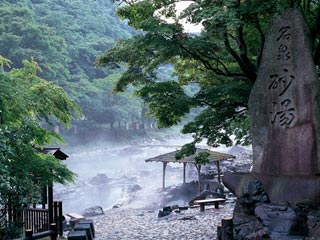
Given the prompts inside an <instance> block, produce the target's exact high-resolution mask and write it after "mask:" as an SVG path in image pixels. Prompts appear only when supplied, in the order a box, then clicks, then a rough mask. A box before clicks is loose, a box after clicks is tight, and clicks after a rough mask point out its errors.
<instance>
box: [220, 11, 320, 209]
mask: <svg viewBox="0 0 320 240" xmlns="http://www.w3.org/2000/svg"><path fill="white" fill-rule="evenodd" d="M310 39H311V35H310V31H309V29H308V27H307V25H306V23H305V21H304V19H303V16H302V14H301V13H300V11H299V10H297V9H288V10H286V11H284V12H283V13H282V14H281V15H279V16H278V17H276V18H274V19H272V21H271V22H270V25H269V28H268V32H267V34H266V41H265V44H264V49H263V55H262V59H261V64H260V67H259V70H258V77H257V80H256V83H255V85H254V87H253V89H252V92H251V95H250V100H249V110H250V115H251V131H252V140H253V142H252V146H253V171H252V172H251V173H228V174H227V173H226V174H225V175H224V179H223V181H224V184H225V186H226V187H227V188H229V189H230V190H231V191H232V192H234V193H235V194H236V195H237V196H238V197H239V196H240V195H241V193H242V189H243V187H244V186H245V185H246V184H248V182H250V181H252V180H256V179H258V180H261V182H262V183H263V185H264V188H265V191H266V192H267V194H268V196H269V197H270V200H271V202H282V201H288V202H298V201H301V200H305V199H308V200H311V201H313V202H315V203H316V204H317V205H320V176H319V175H318V174H319V173H320V145H319V143H320V142H319V141H320V129H319V128H320V126H319V121H320V117H319V110H320V109H319V106H320V104H319V91H320V90H319V79H318V77H317V73H316V68H315V66H314V63H313V59H312V50H311V49H312V46H311V41H310Z"/></svg>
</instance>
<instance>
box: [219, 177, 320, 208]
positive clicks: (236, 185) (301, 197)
mask: <svg viewBox="0 0 320 240" xmlns="http://www.w3.org/2000/svg"><path fill="white" fill-rule="evenodd" d="M253 180H260V181H261V182H262V183H263V187H264V190H265V192H266V193H267V194H268V196H269V198H270V201H271V202H272V203H280V202H290V203H295V202H300V201H306V200H308V201H311V202H313V203H314V204H315V205H317V206H320V176H317V175H315V176H306V175H300V176H291V175H290V176H286V175H281V176H273V175H263V174H257V173H224V176H223V183H224V185H225V186H226V187H227V188H228V189H229V190H230V191H231V192H232V193H234V194H235V195H236V196H237V197H240V196H241V195H242V194H243V192H242V191H243V188H244V187H245V186H247V185H248V183H249V182H251V181H253Z"/></svg>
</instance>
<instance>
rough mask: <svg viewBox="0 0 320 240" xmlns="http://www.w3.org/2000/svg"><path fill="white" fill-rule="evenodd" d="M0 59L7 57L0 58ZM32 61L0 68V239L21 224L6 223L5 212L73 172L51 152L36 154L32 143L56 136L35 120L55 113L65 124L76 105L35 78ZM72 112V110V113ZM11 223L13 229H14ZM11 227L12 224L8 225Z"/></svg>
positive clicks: (65, 180)
mask: <svg viewBox="0 0 320 240" xmlns="http://www.w3.org/2000/svg"><path fill="white" fill-rule="evenodd" d="M0 59H1V62H2V63H3V64H7V63H9V60H7V59H5V58H3V57H0ZM39 72H41V69H40V67H39V66H38V64H37V63H36V62H35V61H34V60H33V59H31V61H26V60H25V61H24V62H23V67H22V68H20V69H17V68H16V69H13V70H11V71H9V72H4V70H3V69H0V89H5V91H1V92H0V120H1V121H0V175H1V177H0V193H1V194H0V206H1V208H3V209H1V212H5V214H4V215H0V238H1V239H6V238H7V239H13V238H16V237H18V236H19V233H20V232H16V231H15V229H20V230H21V229H22V225H21V224H22V223H21V222H20V221H19V219H17V221H15V222H14V223H13V224H10V226H9V224H8V221H7V215H6V211H8V208H10V207H12V208H14V209H15V210H16V211H17V213H18V212H19V211H22V210H23V209H24V208H25V207H27V206H28V205H30V204H31V203H37V202H38V201H39V193H40V192H41V188H42V187H44V186H45V185H47V184H51V183H53V182H59V183H63V184H65V183H68V182H71V181H72V180H73V178H74V174H73V173H72V172H71V171H70V170H68V168H67V167H66V166H65V165H63V164H62V163H61V162H60V161H58V160H57V159H55V157H54V156H50V155H43V154H40V153H39V152H38V151H37V150H36V149H35V148H34V146H40V147H42V146H44V145H46V144H49V143H50V142H51V141H52V140H53V139H56V140H60V141H62V139H61V138H60V137H59V136H58V135H57V134H55V133H53V132H51V131H48V130H47V129H45V128H43V127H42V126H41V124H43V123H44V122H45V121H46V122H49V119H51V118H55V120H56V121H57V122H58V123H61V124H64V125H69V124H70V122H71V120H72V119H73V117H74V116H79V114H80V109H79V107H78V106H77V105H76V103H75V102H74V101H72V100H70V99H69V97H68V96H67V94H66V93H65V92H64V91H63V90H62V88H60V87H58V86H56V85H54V84H53V83H50V82H47V81H45V80H44V79H41V78H40V77H38V73H39ZM72 114H75V115H72ZM16 227H17V228H16ZM12 228H14V229H12Z"/></svg>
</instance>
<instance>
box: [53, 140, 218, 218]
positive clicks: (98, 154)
mask: <svg viewBox="0 0 320 240" xmlns="http://www.w3.org/2000/svg"><path fill="white" fill-rule="evenodd" d="M191 140H192V139H191V137H186V136H176V137H174V138H170V139H166V140H165V141H161V142H159V141H157V140H153V141H149V142H148V143H142V144H136V145H126V146H119V145H118V146H111V145H110V144H108V145H105V146H102V147H99V148H87V149H84V148H79V150H74V149H73V150H72V153H71V154H70V153H68V152H66V153H67V154H69V158H68V159H67V160H66V162H65V163H66V165H67V166H68V168H69V169H70V170H72V171H73V172H74V173H76V174H77V178H76V181H75V183H74V184H70V185H69V186H62V185H55V186H54V198H55V200H62V201H63V211H64V213H68V212H77V213H82V212H83V210H84V209H86V208H89V207H93V206H101V207H102V208H103V209H109V208H111V207H113V206H114V205H115V204H125V205H127V206H128V205H130V206H132V207H137V208H138V207H143V204H144V203H145V201H148V202H149V203H150V202H152V201H154V202H157V193H158V192H159V189H161V187H162V164H161V163H157V162H152V163H146V162H145V160H146V159H148V158H152V157H155V156H158V155H161V154H164V153H168V152H171V151H175V150H177V148H178V146H181V145H183V144H185V143H187V142H190V141H191ZM100 146H101V145H100ZM219 150H224V149H219ZM187 170H188V169H187ZM189 170H190V171H188V173H189V174H187V179H186V180H187V182H188V181H191V180H195V179H196V178H197V176H196V175H195V174H192V173H194V171H193V170H192V169H189ZM182 172H183V171H182V165H181V164H178V163H170V164H169V165H168V167H167V171H166V185H167V186H170V185H176V184H181V183H182V179H183V176H182V175H183V173H182ZM190 173H191V174H190ZM139 187H141V189H140V190H139V191H137V189H139ZM134 196H135V198H134V199H133V197H134ZM139 200H140V201H139Z"/></svg>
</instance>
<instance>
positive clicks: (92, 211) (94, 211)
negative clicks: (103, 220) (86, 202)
mask: <svg viewBox="0 0 320 240" xmlns="http://www.w3.org/2000/svg"><path fill="white" fill-rule="evenodd" d="M103 214H104V212H103V209H102V207H100V206H94V207H90V208H87V209H85V210H84V211H83V213H82V215H83V216H85V217H93V216H97V215H103Z"/></svg>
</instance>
